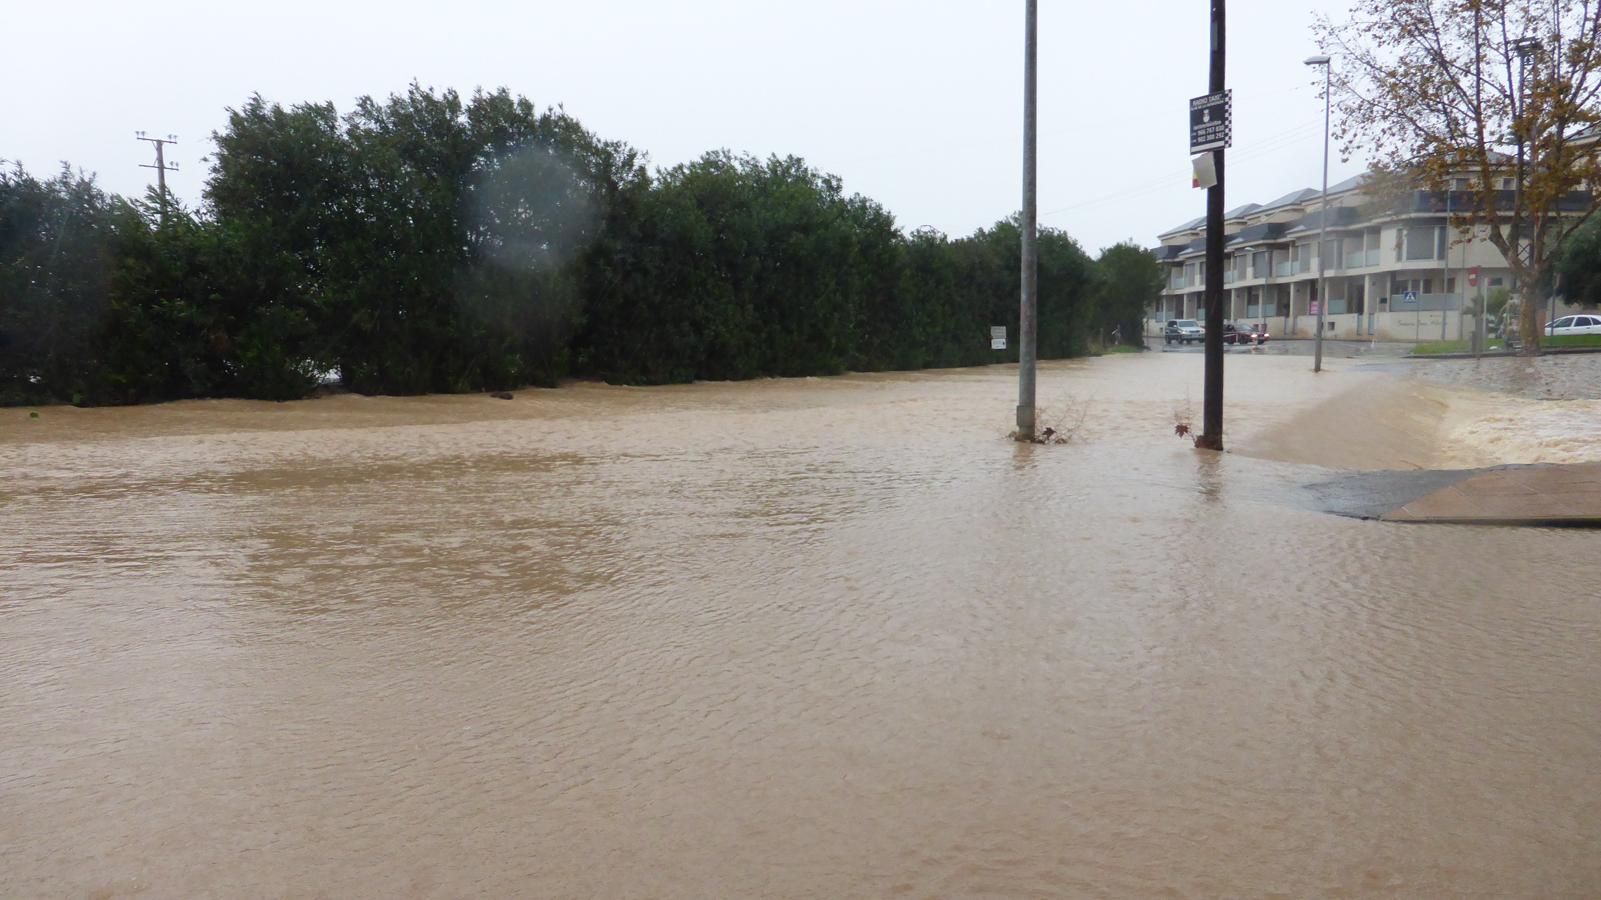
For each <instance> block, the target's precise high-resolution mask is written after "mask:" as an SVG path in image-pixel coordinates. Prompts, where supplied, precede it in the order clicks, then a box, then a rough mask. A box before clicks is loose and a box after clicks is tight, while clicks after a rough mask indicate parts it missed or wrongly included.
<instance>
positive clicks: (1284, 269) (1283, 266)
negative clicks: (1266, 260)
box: [1273, 262, 1294, 278]
mask: <svg viewBox="0 0 1601 900" xmlns="http://www.w3.org/2000/svg"><path fill="white" fill-rule="evenodd" d="M1293 268H1294V263H1288V262H1281V263H1274V265H1273V277H1275V278H1284V277H1286V276H1288V275H1289V274H1290V273H1291V271H1292V269H1293Z"/></svg>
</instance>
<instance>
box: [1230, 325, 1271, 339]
mask: <svg viewBox="0 0 1601 900" xmlns="http://www.w3.org/2000/svg"><path fill="white" fill-rule="evenodd" d="M1223 343H1225V344H1265V343H1267V329H1266V328H1263V327H1262V326H1260V325H1244V324H1232V323H1231V324H1227V325H1224V326H1223Z"/></svg>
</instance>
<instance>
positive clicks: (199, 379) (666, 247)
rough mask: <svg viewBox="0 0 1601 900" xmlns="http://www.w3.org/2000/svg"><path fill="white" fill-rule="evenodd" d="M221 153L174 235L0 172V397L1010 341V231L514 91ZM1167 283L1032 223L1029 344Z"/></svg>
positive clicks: (145, 218) (672, 376)
mask: <svg viewBox="0 0 1601 900" xmlns="http://www.w3.org/2000/svg"><path fill="white" fill-rule="evenodd" d="M215 138H216V142H217V152H216V154H215V155H214V156H213V158H212V168H211V172H210V176H209V179H208V182H207V186H206V190H205V201H204V203H203V205H202V207H201V209H200V210H199V211H193V210H185V209H181V208H174V209H173V210H172V211H171V213H170V214H169V215H168V217H167V221H166V223H165V225H163V224H161V222H160V216H159V214H158V212H157V209H156V205H155V200H156V199H158V198H156V197H155V196H154V195H152V196H150V197H147V198H146V199H144V200H142V201H138V202H130V201H128V200H125V199H123V198H119V197H115V196H110V195H107V194H105V193H103V192H102V191H100V190H99V189H98V188H96V187H95V185H94V184H93V183H92V181H91V180H89V179H87V178H85V177H83V176H81V175H77V174H74V173H73V172H72V171H71V170H69V169H65V168H64V169H63V171H62V172H61V173H60V174H59V175H57V176H56V177H55V178H52V179H47V180H41V179H38V178H35V177H33V176H30V175H29V174H28V173H26V172H24V171H22V170H21V169H20V168H14V169H12V170H10V171H5V172H0V402H4V403H34V402H49V401H66V402H74V403H88V404H100V403H137V402H146V401H157V400H168V399H176V398H183V397H217V396H237V397H255V398H265V399H276V400H284V399H292V398H295V397H301V396H304V395H306V394H307V393H308V392H310V391H311V390H312V389H313V388H314V387H315V386H316V384H317V381H318V379H319V376H320V375H321V373H327V372H337V373H338V374H339V377H340V378H341V379H342V381H343V383H344V384H345V386H347V387H349V388H350V389H352V390H356V391H361V392H367V393H389V394H411V393H421V392H430V391H445V392H453V391H474V390H484V389H501V388H510V387H516V386H520V385H527V384H537V385H549V384H554V383H555V382H556V381H557V380H558V379H560V378H563V377H565V376H569V375H580V376H593V377H600V378H605V379H607V380H610V381H616V382H623V383H662V382H675V381H687V380H692V379H739V378H753V377H760V376H769V375H778V376H789V375H813V374H827V373H835V372H841V371H845V370H847V369H855V370H880V369H913V368H922V367H931V366H958V365H972V364H981V363H987V362H994V361H997V358H998V357H1001V356H1002V354H996V353H994V352H992V351H991V350H990V349H989V345H988V331H989V327H990V326H991V325H997V324H1004V325H1006V326H1007V327H1008V328H1009V330H1010V332H1011V333H1012V334H1014V335H1015V334H1016V326H1017V305H1018V304H1017V297H1018V291H1019V284H1018V281H1019V277H1018V271H1019V257H1018V244H1019V235H1018V228H1017V226H1016V224H1015V222H1013V221H1005V222H1001V223H999V224H997V225H995V226H994V227H993V228H989V229H985V230H981V231H979V232H977V233H976V234H973V235H972V236H970V237H965V238H960V239H955V240H952V239H949V238H947V237H945V236H943V235H939V234H935V233H927V232H919V233H915V234H911V235H907V234H904V233H903V232H901V231H900V230H899V229H898V228H897V227H896V224H895V221H894V218H893V217H892V216H891V215H890V214H889V213H888V212H886V211H885V210H884V209H883V208H882V207H881V206H879V205H878V204H876V203H874V202H873V201H871V200H868V199H866V198H864V197H861V196H857V195H848V194H846V193H845V191H844V189H843V186H842V185H841V184H840V181H839V179H837V178H834V177H832V176H828V175H824V174H821V173H819V172H817V171H815V170H813V169H811V168H810V167H808V166H807V165H806V164H805V163H804V162H802V161H801V160H799V159H796V158H793V157H790V158H776V157H775V158H772V159H768V160H758V159H753V158H750V157H744V156H735V155H732V154H729V153H726V152H719V153H711V154H708V155H706V156H705V157H703V158H701V159H700V160H698V161H696V162H694V163H690V164H688V165H681V166H677V167H674V168H670V169H666V170H662V171H657V172H654V173H653V172H651V171H650V170H649V169H648V168H647V166H646V164H645V162H644V160H643V159H642V157H641V156H640V154H639V153H638V152H637V151H635V150H633V149H631V148H629V147H627V146H626V145H623V144H620V143H614V142H606V141H602V140H600V139H598V138H597V137H595V136H594V135H592V134H591V133H589V132H588V131H586V130H585V129H584V128H583V127H582V126H581V125H580V124H579V123H578V122H577V121H575V120H574V119H572V118H571V117H569V116H567V115H566V114H564V113H563V112H561V111H559V110H545V111H540V110H537V109H535V108H534V107H533V105H532V104H531V103H529V102H528V101H527V100H526V99H523V98H520V97H514V96H512V95H511V94H510V93H508V92H507V91H505V90H500V91H496V92H494V93H484V92H478V93H475V94H474V95H473V96H471V97H470V98H465V99H464V98H462V97H461V96H459V95H458V94H456V93H455V92H453V91H445V92H442V93H436V92H434V91H432V90H425V89H422V88H419V87H417V86H415V85H414V86H413V87H412V88H411V89H410V90H409V91H408V92H407V93H406V94H404V95H398V96H394V97H391V98H389V99H388V100H387V101H383V102H378V101H375V100H372V99H370V98H364V99H362V100H361V101H359V102H358V103H357V105H356V107H355V109H354V110H353V111H352V112H350V113H349V114H347V115H344V116H341V115H339V114H338V112H337V111H336V110H335V109H334V108H333V106H332V105H329V104H303V105H298V106H293V107H289V108H285V107H282V106H280V105H278V104H274V103H268V102H266V101H264V100H262V99H261V98H260V97H254V98H252V99H251V100H250V101H249V102H247V103H246V104H244V105H243V106H242V107H241V108H239V109H237V110H230V111H229V119H228V125H227V127H226V128H225V129H224V130H223V131H221V132H220V133H218V134H217V135H215ZM930 189H931V190H937V189H938V186H937V185H934V186H931V187H930ZM1159 281H1160V276H1159V275H1158V274H1157V269H1156V266H1155V264H1154V262H1153V261H1151V259H1150V257H1149V255H1148V254H1145V253H1144V252H1143V251H1141V250H1139V249H1137V248H1135V247H1133V246H1130V245H1119V246H1117V247H1114V248H1111V249H1110V250H1108V251H1106V252H1105V253H1103V254H1102V256H1101V259H1099V260H1091V259H1089V258H1088V257H1086V256H1085V254H1084V253H1083V251H1082V250H1080V248H1079V247H1078V245H1077V244H1076V243H1075V242H1073V241H1072V240H1071V239H1070V238H1068V236H1067V235H1066V234H1065V233H1062V232H1060V231H1054V230H1051V229H1045V230H1043V232H1042V234H1041V253H1040V354H1041V356H1043V357H1047V358H1049V357H1063V356H1071V355H1075V354H1081V353H1084V352H1085V351H1086V350H1087V349H1088V347H1089V346H1090V345H1091V343H1092V342H1094V341H1095V340H1096V339H1097V338H1098V337H1099V336H1104V335H1105V334H1108V333H1110V332H1111V330H1112V329H1113V328H1114V327H1117V326H1119V325H1121V326H1122V329H1123V334H1125V335H1137V334H1138V323H1139V321H1140V318H1141V313H1142V310H1143V308H1144V305H1145V304H1146V303H1147V302H1149V301H1151V300H1152V299H1154V297H1155V295H1156V292H1157V290H1158V284H1159ZM1014 346H1015V342H1014ZM1012 353H1013V354H1015V349H1014V350H1013V351H1012ZM1006 358H1009V359H1015V355H1014V356H1007V357H1006Z"/></svg>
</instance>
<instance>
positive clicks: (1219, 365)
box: [1195, 0, 1228, 450]
mask: <svg viewBox="0 0 1601 900" xmlns="http://www.w3.org/2000/svg"><path fill="white" fill-rule="evenodd" d="M1211 3H1212V81H1211V85H1210V86H1209V87H1208V90H1210V91H1211V92H1212V93H1213V94H1220V93H1222V92H1223V90H1224V88H1223V80H1224V79H1223V75H1224V67H1223V61H1224V55H1223V50H1224V46H1223V37H1224V15H1223V4H1224V0H1211ZM1225 102H1226V101H1225ZM1227 118H1228V117H1227V115H1225V125H1224V128H1225V130H1226V129H1227V127H1228V124H1227ZM1210 152H1211V153H1212V154H1213V156H1212V158H1213V160H1214V164H1215V166H1216V168H1217V184H1215V185H1213V186H1212V187H1210V188H1208V189H1207V191H1206V382H1205V387H1204V397H1205V401H1204V406H1203V408H1202V414H1201V424H1202V428H1201V436H1200V437H1198V438H1196V440H1195V446H1197V447H1200V448H1202V449H1204V450H1222V449H1223V148H1222V147H1219V148H1218V149H1216V150H1213V151H1210Z"/></svg>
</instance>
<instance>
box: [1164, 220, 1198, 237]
mask: <svg viewBox="0 0 1601 900" xmlns="http://www.w3.org/2000/svg"><path fill="white" fill-rule="evenodd" d="M1205 224H1206V216H1201V217H1200V218H1196V219H1191V220H1189V221H1188V222H1185V223H1184V224H1183V225H1180V226H1178V227H1176V228H1169V229H1168V230H1166V231H1164V232H1162V233H1161V234H1159V235H1157V237H1159V238H1165V237H1167V236H1169V235H1173V234H1179V233H1180V232H1185V231H1189V230H1190V229H1191V228H1200V227H1201V226H1202V225H1205Z"/></svg>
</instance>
